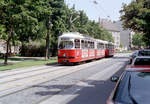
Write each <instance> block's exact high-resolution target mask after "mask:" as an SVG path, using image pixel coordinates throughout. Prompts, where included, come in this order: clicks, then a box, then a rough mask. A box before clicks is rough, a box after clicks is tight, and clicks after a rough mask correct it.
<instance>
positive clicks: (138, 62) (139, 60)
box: [134, 58, 150, 65]
mask: <svg viewBox="0 0 150 104" xmlns="http://www.w3.org/2000/svg"><path fill="white" fill-rule="evenodd" d="M134 65H150V58H136V60H135V62H134Z"/></svg>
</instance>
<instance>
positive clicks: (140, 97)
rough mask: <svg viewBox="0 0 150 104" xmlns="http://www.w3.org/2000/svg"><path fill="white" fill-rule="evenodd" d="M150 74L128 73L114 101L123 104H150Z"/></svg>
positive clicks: (119, 86)
mask: <svg viewBox="0 0 150 104" xmlns="http://www.w3.org/2000/svg"><path fill="white" fill-rule="evenodd" d="M149 82H150V72H133V71H132V72H130V71H127V72H126V73H125V75H124V77H123V78H122V80H121V81H120V83H119V85H118V88H117V90H116V93H115V96H114V101H115V102H119V103H121V104H122V103H123V104H149V103H150V98H149V97H150V93H149V91H150V83H149Z"/></svg>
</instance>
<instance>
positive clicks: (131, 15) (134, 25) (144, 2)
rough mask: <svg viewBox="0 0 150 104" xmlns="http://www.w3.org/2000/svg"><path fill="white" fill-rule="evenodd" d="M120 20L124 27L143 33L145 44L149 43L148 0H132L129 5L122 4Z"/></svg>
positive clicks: (149, 10)
mask: <svg viewBox="0 0 150 104" xmlns="http://www.w3.org/2000/svg"><path fill="white" fill-rule="evenodd" d="M120 12H121V13H122V16H121V20H122V21H123V22H124V23H123V25H124V28H130V29H132V30H133V31H136V32H141V33H143V34H144V37H145V38H144V39H145V41H146V44H147V45H149V44H150V21H149V18H150V2H148V0H137V1H132V2H131V3H130V4H129V5H126V4H124V5H123V9H122V10H121V11H120Z"/></svg>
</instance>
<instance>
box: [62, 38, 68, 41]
mask: <svg viewBox="0 0 150 104" xmlns="http://www.w3.org/2000/svg"><path fill="white" fill-rule="evenodd" d="M61 40H64V41H65V40H70V38H61Z"/></svg>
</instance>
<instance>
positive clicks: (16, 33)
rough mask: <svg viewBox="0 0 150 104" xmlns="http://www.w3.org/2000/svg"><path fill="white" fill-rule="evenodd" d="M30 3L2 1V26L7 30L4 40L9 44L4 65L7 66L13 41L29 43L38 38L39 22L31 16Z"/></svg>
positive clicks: (0, 7)
mask: <svg viewBox="0 0 150 104" xmlns="http://www.w3.org/2000/svg"><path fill="white" fill-rule="evenodd" d="M30 2H31V1H30V0H1V1H0V5H1V6H0V13H1V14H0V18H1V19H0V24H2V26H3V27H4V28H5V29H6V33H5V38H3V39H5V40H6V43H7V47H6V50H7V51H6V54H5V61H4V64H7V59H8V53H9V51H8V49H9V48H10V42H11V40H12V39H16V40H20V41H29V40H30V39H35V38H36V37H37V32H38V30H39V27H38V21H37V19H36V18H34V17H33V16H32V15H31V14H32V13H31V10H32V9H29V8H28V5H29V4H31V3H30Z"/></svg>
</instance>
